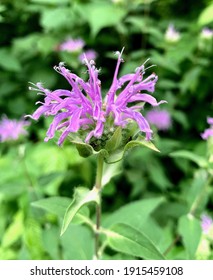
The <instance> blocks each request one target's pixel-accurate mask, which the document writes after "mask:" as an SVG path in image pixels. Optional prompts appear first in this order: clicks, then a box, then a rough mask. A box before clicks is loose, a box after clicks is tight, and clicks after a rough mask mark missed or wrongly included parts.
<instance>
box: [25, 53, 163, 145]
mask: <svg viewBox="0 0 213 280" xmlns="http://www.w3.org/2000/svg"><path fill="white" fill-rule="evenodd" d="M117 55H118V61H117V65H116V69H115V73H114V77H113V82H112V84H111V87H110V89H109V91H108V92H107V94H106V97H105V99H104V100H103V99H102V95H101V81H100V80H99V79H98V73H99V70H98V69H97V68H96V67H95V65H94V61H90V62H89V61H88V60H87V58H86V56H85V59H84V62H85V64H86V66H87V68H88V75H89V79H88V81H84V80H83V79H81V78H80V77H78V76H77V75H75V74H74V73H71V72H70V71H69V70H68V69H66V68H65V67H64V64H63V63H60V64H59V66H58V67H55V70H56V71H57V72H58V73H60V74H61V75H62V76H64V77H65V79H66V80H67V81H68V83H69V84H70V86H71V89H70V90H64V89H57V90H55V91H52V92H51V91H50V90H48V89H45V88H43V86H42V85H41V84H40V83H37V84H36V85H35V87H36V88H32V87H31V88H30V89H32V90H38V91H40V92H42V93H43V94H44V96H45V97H44V102H37V103H40V104H41V106H40V107H39V108H38V109H37V110H36V111H35V112H34V113H33V115H32V116H30V117H31V118H33V119H35V120H38V119H39V118H40V116H41V115H44V116H50V115H52V116H54V119H53V122H52V123H51V125H50V127H49V129H48V131H47V137H46V138H45V141H48V140H49V139H51V138H53V137H54V135H55V131H56V130H62V134H61V136H60V138H59V141H58V144H59V145H61V144H62V143H63V142H64V140H65V138H66V137H67V136H68V135H69V136H72V133H77V132H79V135H80V136H79V137H81V139H82V137H83V140H84V141H85V142H86V143H89V142H90V140H91V138H92V137H94V138H101V136H102V135H103V133H105V134H107V133H108V132H107V131H108V130H107V129H109V130H110V131H112V130H114V129H115V126H122V127H123V128H125V127H126V126H127V124H128V123H129V122H131V121H134V122H136V123H137V124H138V127H139V129H140V130H141V131H142V132H144V133H145V134H146V139H147V140H150V139H151V135H152V130H151V129H150V126H149V124H148V122H147V120H146V119H145V118H144V117H143V115H142V114H141V113H140V109H142V108H143V106H144V103H149V104H151V105H152V106H158V105H159V104H161V103H164V102H166V101H160V102H157V101H156V99H155V98H154V97H152V96H151V95H149V94H147V93H141V91H142V92H143V91H148V92H154V89H155V83H156V82H157V76H156V74H154V73H153V74H151V75H150V76H148V77H147V78H146V79H143V76H144V74H145V66H144V64H143V65H141V66H140V67H138V68H137V69H136V71H135V73H132V74H127V75H124V76H122V77H121V78H118V77H117V76H118V71H119V66H120V64H121V62H122V61H123V60H122V57H121V56H122V52H121V53H120V52H117ZM136 102H140V103H139V104H138V105H136V104H135V103H136ZM141 102H142V103H143V104H142V103H141ZM105 128H106V129H105ZM104 129H105V130H104ZM82 135H84V136H82Z"/></svg>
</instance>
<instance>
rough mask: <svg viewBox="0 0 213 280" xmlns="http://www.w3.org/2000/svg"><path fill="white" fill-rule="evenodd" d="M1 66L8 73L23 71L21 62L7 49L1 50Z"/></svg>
mask: <svg viewBox="0 0 213 280" xmlns="http://www.w3.org/2000/svg"><path fill="white" fill-rule="evenodd" d="M0 66H1V67H2V68H4V69H5V70H8V71H15V72H18V71H21V64H20V62H19V60H18V59H17V58H16V57H15V56H14V55H13V54H12V53H11V51H10V50H9V49H6V48H1V49H0Z"/></svg>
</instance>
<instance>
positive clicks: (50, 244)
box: [42, 225, 60, 260]
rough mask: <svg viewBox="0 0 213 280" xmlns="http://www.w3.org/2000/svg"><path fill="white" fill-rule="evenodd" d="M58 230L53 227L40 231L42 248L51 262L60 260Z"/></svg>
mask: <svg viewBox="0 0 213 280" xmlns="http://www.w3.org/2000/svg"><path fill="white" fill-rule="evenodd" d="M58 236H59V228H58V227H57V226H55V225H51V226H49V227H46V228H45V229H44V230H43V231H42V240H43V247H44V249H45V251H46V252H47V253H48V254H49V255H50V257H51V258H52V259H53V260H58V259H60V248H59V241H60V239H59V238H58Z"/></svg>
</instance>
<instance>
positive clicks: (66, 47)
mask: <svg viewBox="0 0 213 280" xmlns="http://www.w3.org/2000/svg"><path fill="white" fill-rule="evenodd" d="M84 45H85V42H84V40H82V39H80V38H79V39H72V38H69V39H67V40H66V41H64V42H63V43H62V44H60V45H59V50H61V51H68V52H76V51H79V50H81V49H82V48H83V47H84Z"/></svg>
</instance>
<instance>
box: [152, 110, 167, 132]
mask: <svg viewBox="0 0 213 280" xmlns="http://www.w3.org/2000/svg"><path fill="white" fill-rule="evenodd" d="M146 118H147V120H148V122H149V123H151V124H153V125H155V126H156V127H157V129H159V130H167V129H169V128H170V126H171V116H170V114H169V112H167V111H166V110H151V111H149V112H148V113H147V115H146Z"/></svg>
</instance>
